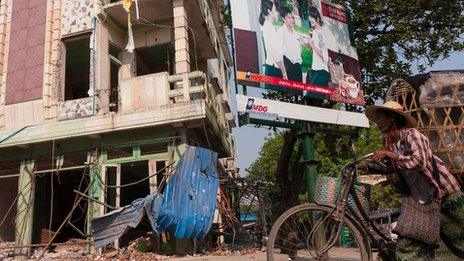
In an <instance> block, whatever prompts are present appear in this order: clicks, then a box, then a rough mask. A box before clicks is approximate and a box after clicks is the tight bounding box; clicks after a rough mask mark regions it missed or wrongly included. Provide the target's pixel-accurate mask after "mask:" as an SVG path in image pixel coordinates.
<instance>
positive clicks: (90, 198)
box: [74, 190, 118, 210]
mask: <svg viewBox="0 0 464 261" xmlns="http://www.w3.org/2000/svg"><path fill="white" fill-rule="evenodd" d="M74 193H76V194H78V195H80V196H82V197H84V198H86V199H89V200H91V201H93V202H95V203H97V204H100V205H102V206H105V207H107V208H109V209H113V210H114V209H118V208H116V207H113V206H110V205H108V204H106V203H105V202H101V201H98V200H96V199H94V198H92V197H90V196H88V195H86V194H84V193H82V192H80V191H77V190H74Z"/></svg>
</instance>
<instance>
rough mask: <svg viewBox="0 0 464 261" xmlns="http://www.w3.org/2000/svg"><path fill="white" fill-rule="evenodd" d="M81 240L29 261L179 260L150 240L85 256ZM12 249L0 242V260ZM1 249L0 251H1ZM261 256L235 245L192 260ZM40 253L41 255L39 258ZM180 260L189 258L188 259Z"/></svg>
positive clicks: (38, 251)
mask: <svg viewBox="0 0 464 261" xmlns="http://www.w3.org/2000/svg"><path fill="white" fill-rule="evenodd" d="M85 242H86V241H85V240H84V239H70V240H68V241H66V242H64V243H62V244H60V245H57V246H55V247H52V248H50V249H48V250H47V251H45V253H44V248H43V247H39V248H35V249H33V252H32V255H31V260H47V261H48V260H98V261H113V260H130V261H136V260H168V259H169V260H171V259H175V258H181V256H172V255H162V254H157V253H155V252H154V248H155V244H154V241H153V239H152V237H150V236H145V237H139V238H137V239H135V240H133V241H131V242H130V243H129V245H128V246H127V247H124V248H121V249H119V250H116V249H108V250H106V251H104V252H103V253H101V254H89V253H88V252H87V247H86V244H85ZM11 246H14V242H0V260H14V249H6V247H11ZM2 248H3V249H2ZM262 252H265V248H261V247H254V246H251V245H237V244H221V245H219V246H218V247H216V248H214V249H211V250H209V251H204V252H203V253H201V254H195V255H194V256H196V257H201V256H240V255H255V254H258V253H262ZM42 253H43V254H42ZM183 257H192V256H190V255H188V256H183Z"/></svg>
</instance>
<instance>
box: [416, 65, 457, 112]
mask: <svg viewBox="0 0 464 261" xmlns="http://www.w3.org/2000/svg"><path fill="white" fill-rule="evenodd" d="M419 102H420V104H421V106H424V107H436V106H453V105H460V104H464V73H463V72H456V71H450V72H436V73H434V72H431V73H430V76H429V78H428V79H427V80H426V81H425V82H424V83H423V85H422V86H421V87H420V96H419Z"/></svg>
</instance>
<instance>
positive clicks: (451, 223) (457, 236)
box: [362, 101, 464, 260]
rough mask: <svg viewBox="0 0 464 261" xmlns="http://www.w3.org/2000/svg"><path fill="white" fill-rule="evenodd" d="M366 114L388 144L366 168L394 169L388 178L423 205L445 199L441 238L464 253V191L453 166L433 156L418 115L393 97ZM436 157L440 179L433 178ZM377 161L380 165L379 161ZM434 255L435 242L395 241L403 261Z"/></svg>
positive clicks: (368, 110) (386, 171)
mask: <svg viewBox="0 0 464 261" xmlns="http://www.w3.org/2000/svg"><path fill="white" fill-rule="evenodd" d="M365 114H366V116H367V118H368V119H369V120H370V121H371V122H374V123H375V124H376V125H377V126H378V127H379V129H380V131H381V132H382V134H383V135H384V138H385V148H384V149H382V150H379V151H376V152H374V154H373V160H374V163H373V164H372V163H369V164H368V165H367V166H366V165H365V166H363V167H362V168H364V169H366V170H369V171H377V172H379V170H381V171H383V172H384V173H393V174H390V175H388V176H387V177H389V181H390V182H391V183H392V185H393V186H394V187H395V186H396V188H397V191H399V192H400V193H402V194H404V195H407V196H410V197H412V198H413V199H414V200H416V201H417V202H419V203H421V204H426V202H427V201H428V202H430V200H437V201H441V202H442V209H441V212H442V214H443V217H442V222H441V230H442V233H441V234H442V239H443V241H444V242H445V243H447V246H448V247H449V248H450V249H451V250H453V253H455V254H456V255H460V256H461V258H464V252H463V251H461V250H464V194H463V193H462V192H461V187H460V184H459V182H458V180H457V179H456V178H455V177H454V176H453V175H452V174H451V173H450V172H449V171H448V169H447V168H446V166H445V164H444V163H443V161H442V160H440V158H438V157H437V156H435V155H433V153H432V149H431V147H430V144H429V140H428V138H427V137H426V136H425V135H423V134H422V133H420V132H419V130H417V129H416V128H415V127H416V126H417V121H416V119H415V118H414V117H412V116H411V115H410V114H409V113H406V112H404V110H403V107H402V106H401V104H399V103H398V102H395V101H388V102H386V103H384V104H382V105H373V106H369V107H368V108H367V109H366V111H365ZM434 160H435V162H436V169H437V170H438V179H435V178H434V177H433V169H434V166H433V164H434V163H433V162H434ZM375 162H379V163H381V164H377V165H376V163H375ZM414 174H418V175H414ZM418 222H420V221H418ZM451 242H452V244H451V245H450V244H449V243H451ZM438 252H440V253H442V252H447V251H438ZM434 256H435V247H433V246H430V245H427V244H426V243H424V242H421V241H418V240H415V239H412V238H408V237H402V236H399V238H398V241H397V246H396V258H397V259H398V260H431V259H433V258H434Z"/></svg>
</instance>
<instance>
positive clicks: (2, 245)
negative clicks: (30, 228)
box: [0, 242, 14, 260]
mask: <svg viewBox="0 0 464 261" xmlns="http://www.w3.org/2000/svg"><path fill="white" fill-rule="evenodd" d="M11 246H14V242H0V260H13V259H14V255H13V253H14V249H11V248H8V249H7V247H11Z"/></svg>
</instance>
